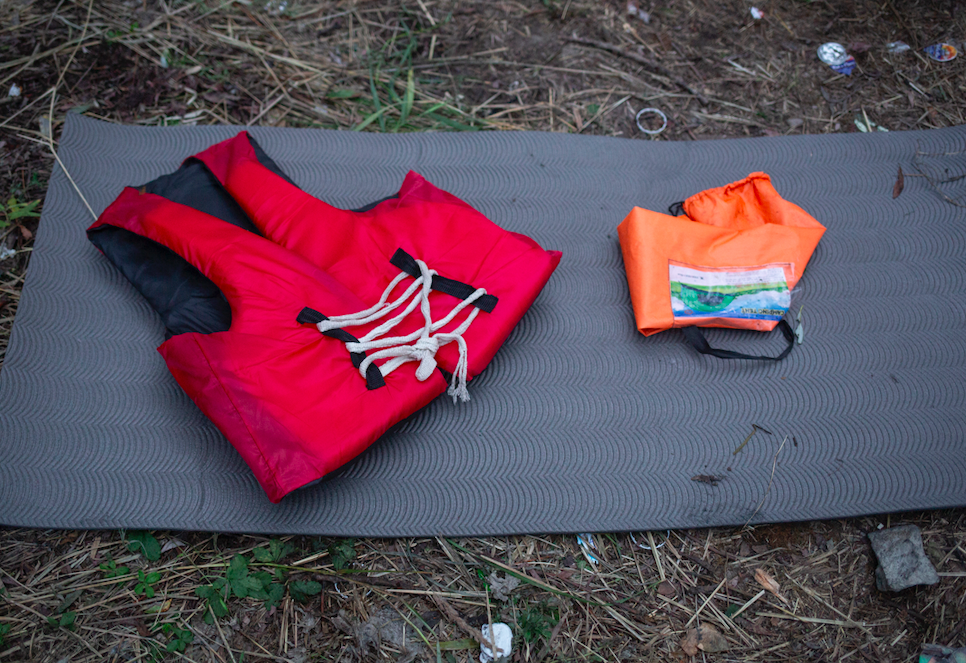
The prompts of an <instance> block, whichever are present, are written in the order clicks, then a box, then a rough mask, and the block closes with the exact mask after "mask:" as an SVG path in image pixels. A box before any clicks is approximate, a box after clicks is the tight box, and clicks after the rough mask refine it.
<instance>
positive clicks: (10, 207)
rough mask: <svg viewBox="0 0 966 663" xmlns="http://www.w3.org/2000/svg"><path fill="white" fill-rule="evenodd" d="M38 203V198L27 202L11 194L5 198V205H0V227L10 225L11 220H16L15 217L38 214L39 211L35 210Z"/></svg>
mask: <svg viewBox="0 0 966 663" xmlns="http://www.w3.org/2000/svg"><path fill="white" fill-rule="evenodd" d="M39 204H40V199H39V198H38V199H37V200H31V201H30V202H29V203H22V202H20V201H19V200H17V199H16V198H15V197H13V196H11V197H10V198H8V199H7V203H6V204H5V205H0V211H2V212H3V218H2V219H0V228H6V227H7V226H9V225H10V222H11V221H16V220H17V219H29V218H36V217H38V216H40V212H38V211H37V206H38V205H39Z"/></svg>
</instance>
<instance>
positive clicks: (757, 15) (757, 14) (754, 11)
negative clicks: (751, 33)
mask: <svg viewBox="0 0 966 663" xmlns="http://www.w3.org/2000/svg"><path fill="white" fill-rule="evenodd" d="M751 17H752V18H753V19H755V20H756V21H760V20H761V19H763V18H765V12H763V11H762V10H760V9H758V7H752V8H751Z"/></svg>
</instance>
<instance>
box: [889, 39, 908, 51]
mask: <svg viewBox="0 0 966 663" xmlns="http://www.w3.org/2000/svg"><path fill="white" fill-rule="evenodd" d="M909 49H910V46H909V44H907V43H906V42H904V41H890V42H889V43H888V44H886V50H887V51H889V52H890V53H905V52H906V51H908V50H909Z"/></svg>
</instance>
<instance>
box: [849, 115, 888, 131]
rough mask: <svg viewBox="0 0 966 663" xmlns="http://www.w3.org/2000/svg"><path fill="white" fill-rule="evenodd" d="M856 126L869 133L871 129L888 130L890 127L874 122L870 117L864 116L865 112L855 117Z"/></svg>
mask: <svg viewBox="0 0 966 663" xmlns="http://www.w3.org/2000/svg"><path fill="white" fill-rule="evenodd" d="M855 128H856V129H858V130H859V131H861V132H862V133H868V132H870V131H888V129H886V128H885V127H883V126H882V125H881V124H876V123H875V122H872V121H871V120H870V119H869V118H867V117H864V114H863V117H856V118H855Z"/></svg>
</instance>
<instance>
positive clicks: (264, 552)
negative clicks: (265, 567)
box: [252, 539, 295, 564]
mask: <svg viewBox="0 0 966 663" xmlns="http://www.w3.org/2000/svg"><path fill="white" fill-rule="evenodd" d="M293 552H295V546H293V545H292V544H291V543H285V542H282V541H279V540H278V539H272V540H271V541H269V542H268V547H267V548H255V550H253V551H252V554H253V555H254V556H255V560H256V561H258V562H262V563H264V564H272V563H274V562H280V561H282V559H284V558H285V557H286V556H288V555H290V554H291V553H293Z"/></svg>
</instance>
